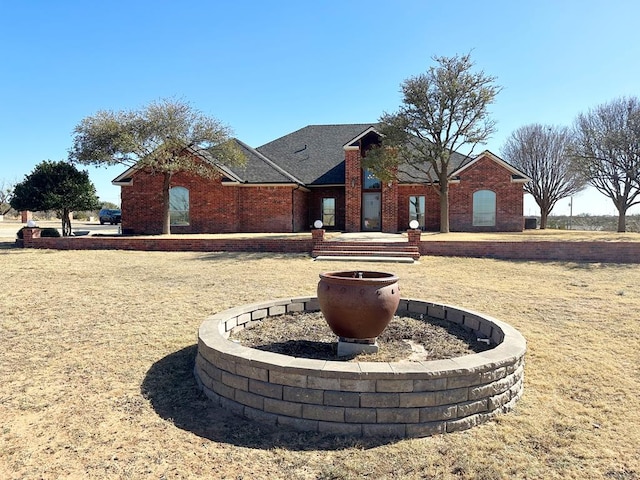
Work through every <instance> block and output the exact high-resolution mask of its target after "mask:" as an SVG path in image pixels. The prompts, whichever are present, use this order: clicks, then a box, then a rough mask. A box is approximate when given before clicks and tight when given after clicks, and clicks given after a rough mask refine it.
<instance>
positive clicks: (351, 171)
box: [112, 124, 529, 234]
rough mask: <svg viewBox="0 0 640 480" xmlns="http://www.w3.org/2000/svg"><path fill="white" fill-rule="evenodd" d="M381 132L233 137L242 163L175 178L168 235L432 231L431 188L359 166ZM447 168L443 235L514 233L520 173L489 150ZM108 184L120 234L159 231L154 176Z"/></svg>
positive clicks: (309, 130) (352, 129)
mask: <svg viewBox="0 0 640 480" xmlns="http://www.w3.org/2000/svg"><path fill="white" fill-rule="evenodd" d="M379 138H380V136H379V134H378V132H377V131H376V128H375V125H372V124H345V125H310V126H307V127H304V128H302V129H300V130H297V131H295V132H293V133H290V134H288V135H285V136H283V137H280V138H278V139H276V140H274V141H272V142H269V143H267V144H265V145H263V146H261V147H258V148H251V147H249V146H248V145H246V144H245V143H243V142H241V141H239V140H234V141H235V142H237V144H238V146H239V148H240V149H241V150H242V151H243V153H244V155H245V158H246V163H245V164H244V165H243V166H240V167H236V166H234V167H227V166H218V169H219V171H220V175H219V177H218V178H215V179H204V178H202V177H198V176H194V175H191V174H185V173H177V174H175V175H174V176H173V179H172V187H171V195H170V196H171V218H172V220H171V224H172V225H171V231H172V232H174V233H230V232H300V231H305V230H309V229H310V228H311V227H312V225H313V224H314V222H315V221H316V220H322V222H323V224H324V228H326V229H327V230H332V229H335V230H341V231H349V232H358V231H382V232H398V231H404V230H406V229H407V228H408V225H409V222H410V221H411V220H417V221H418V223H419V225H420V228H422V229H423V230H438V229H439V227H440V204H439V198H438V194H437V192H436V191H435V189H434V188H433V187H432V186H430V185H425V184H424V183H419V182H417V181H416V180H415V179H414V178H412V177H408V176H404V177H403V176H400V178H399V179H398V180H397V181H394V182H381V181H380V180H378V179H377V178H376V177H375V176H373V175H371V174H370V173H369V172H368V171H367V170H366V169H363V168H362V166H361V159H362V154H363V152H366V149H367V147H368V146H370V145H371V144H372V143H376V142H378V141H379ZM203 160H205V161H212V162H214V163H215V161H214V160H213V159H211V158H203ZM451 164H452V165H451V167H452V168H451V174H450V179H451V183H450V189H449V201H450V207H449V208H450V229H451V231H522V229H523V228H524V217H523V201H524V190H523V186H524V184H525V183H526V182H527V181H529V178H528V177H527V176H526V175H524V174H523V173H522V172H520V171H519V170H517V169H516V168H514V167H512V166H511V165H509V164H507V163H506V162H504V161H503V160H501V159H500V158H498V157H497V156H495V155H494V154H492V153H491V152H489V151H485V152H483V153H481V154H480V155H478V156H477V157H475V158H469V157H465V156H462V155H455V156H454V157H453V158H452V161H451ZM112 183H113V184H114V185H118V186H120V187H121V201H122V228H123V231H124V232H126V233H134V234H158V233H161V231H162V177H161V176H153V175H150V174H148V173H146V172H145V171H143V170H141V169H136V168H135V167H132V168H130V169H128V170H127V171H126V172H124V173H122V174H121V175H120V176H118V177H117V178H115V179H114V180H113V182H112Z"/></svg>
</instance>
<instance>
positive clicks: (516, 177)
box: [450, 150, 531, 183]
mask: <svg viewBox="0 0 640 480" xmlns="http://www.w3.org/2000/svg"><path fill="white" fill-rule="evenodd" d="M483 158H488V159H489V160H491V161H493V162H495V163H497V164H498V165H500V166H501V167H503V168H504V169H505V170H507V171H509V172H511V181H512V182H522V183H527V182H530V181H531V178H529V177H528V176H527V175H526V174H525V173H523V172H522V171H520V170H518V169H517V168H516V167H514V166H513V165H510V164H508V163H507V162H505V161H504V160H502V159H501V158H500V157H498V156H497V155H495V154H493V153H491V152H490V151H489V150H485V151H484V152H482V153H481V154H479V155H478V156H476V157H475V158H473V159H472V160H471V161H469V162H466V163H462V164H461V165H460V166H459V167H458V168H457V169H456V170H454V171H453V172H451V174H450V177H457V176H459V175H460V174H461V173H462V172H464V171H465V170H466V169H467V168H469V167H470V166H472V165H473V164H475V163H477V162H478V161H479V160H481V159H483Z"/></svg>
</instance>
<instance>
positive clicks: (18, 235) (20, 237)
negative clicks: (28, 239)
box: [16, 227, 27, 240]
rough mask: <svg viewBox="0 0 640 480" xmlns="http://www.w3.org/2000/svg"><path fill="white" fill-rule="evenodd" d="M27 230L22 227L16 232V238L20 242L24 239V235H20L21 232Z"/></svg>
mask: <svg viewBox="0 0 640 480" xmlns="http://www.w3.org/2000/svg"><path fill="white" fill-rule="evenodd" d="M25 228H27V227H22V228H21V229H20V230H18V231H17V232H16V237H18V238H19V239H20V240H22V239H23V238H24V234H23V233H22V231H23V230H24V229H25Z"/></svg>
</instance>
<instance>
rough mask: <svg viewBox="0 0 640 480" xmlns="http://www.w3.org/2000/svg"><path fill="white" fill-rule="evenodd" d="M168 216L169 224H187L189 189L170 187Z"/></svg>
mask: <svg viewBox="0 0 640 480" xmlns="http://www.w3.org/2000/svg"><path fill="white" fill-rule="evenodd" d="M169 216H170V218H171V225H177V226H180V225H189V190H188V189H186V188H184V187H172V188H171V189H170V190H169Z"/></svg>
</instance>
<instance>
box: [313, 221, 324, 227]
mask: <svg viewBox="0 0 640 480" xmlns="http://www.w3.org/2000/svg"><path fill="white" fill-rule="evenodd" d="M313 226H314V228H322V220H316V221H315V222H313Z"/></svg>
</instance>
